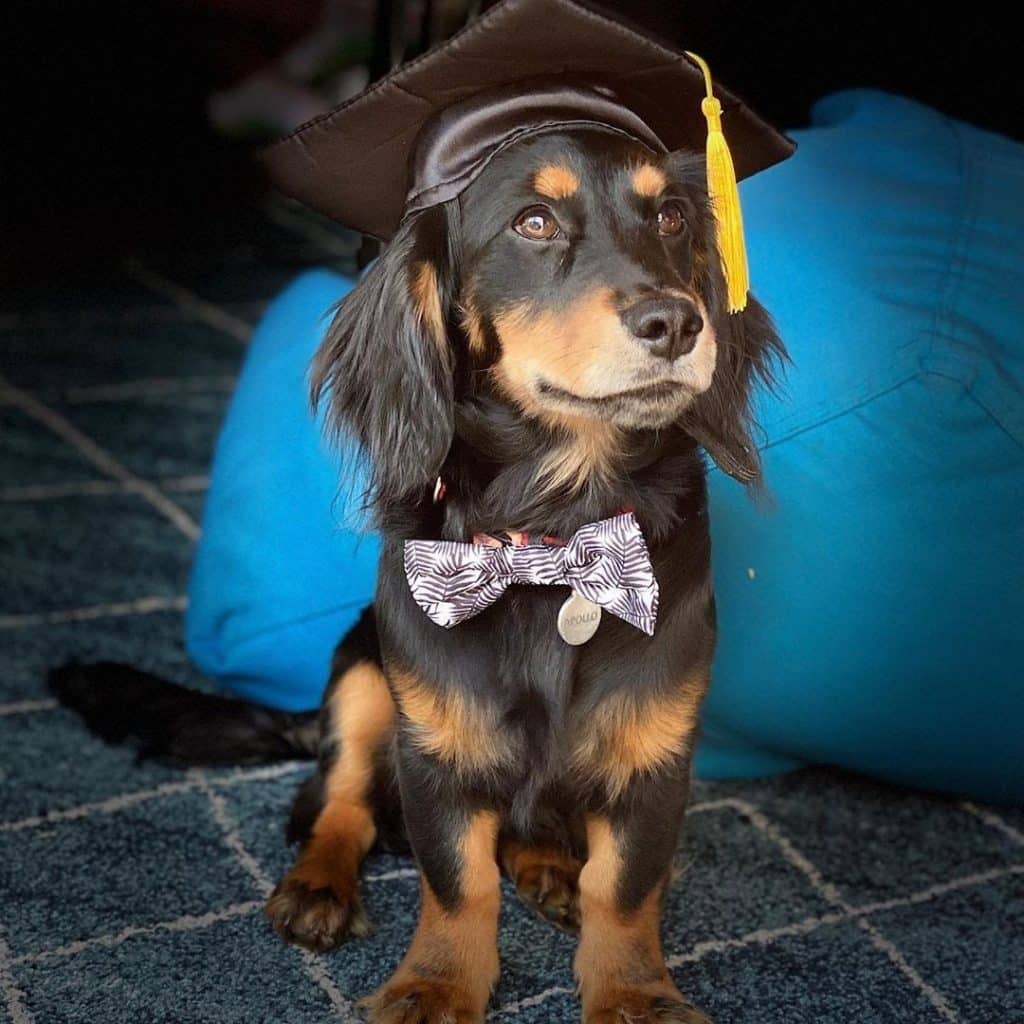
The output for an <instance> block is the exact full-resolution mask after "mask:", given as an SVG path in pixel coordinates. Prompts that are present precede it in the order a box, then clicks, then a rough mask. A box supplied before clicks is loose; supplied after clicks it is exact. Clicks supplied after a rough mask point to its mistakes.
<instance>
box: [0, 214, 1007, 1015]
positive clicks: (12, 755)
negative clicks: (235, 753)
mask: <svg viewBox="0 0 1024 1024" xmlns="http://www.w3.org/2000/svg"><path fill="white" fill-rule="evenodd" d="M182 250H183V252H179V253H175V254H170V253H166V252H143V253H138V254H136V256H135V257H134V258H133V259H130V260H124V261H120V262H118V263H117V264H115V265H112V266H102V267H101V266H97V267H95V268H94V269H92V270H90V271H88V272H86V273H83V274H80V275H76V276H75V277H74V278H64V279H62V280H61V281H60V282H59V283H53V282H50V283H48V284H45V285H36V286H28V285H26V286H22V287H19V289H18V290H17V291H16V292H15V293H13V294H8V295H7V296H5V298H4V306H3V308H2V309H0V1018H2V1019H3V1020H5V1021H7V1022H10V1024H86V1022H88V1024H96V1022H103V1024H121V1022H124V1024H150V1022H152V1024H187V1022H210V1024H230V1022H240V1024H241V1022H243V1021H244V1022H246V1024H254V1022H264V1021H266V1022H274V1024H314V1022H316V1024H320V1022H347V1021H355V1020H358V1019H359V1018H358V1014H357V1011H356V1008H355V1000H356V999H357V998H358V997H360V996H362V995H365V994H366V993H367V992H369V991H370V990H372V989H373V988H374V987H375V986H376V985H378V984H380V983H381V982H382V981H383V980H384V979H385V978H386V977H387V975H388V973H389V972H390V971H391V969H392V968H393V967H394V966H395V964H396V963H397V961H398V959H399V957H400V955H401V953H402V951H403V948H404V944H405V943H406V941H407V940H408V937H409V936H410V934H411V931H412V927H413V922H414V917H415V913H416V905H417V886H416V878H415V872H414V871H413V869H412V865H411V863H410V862H409V861H405V860H401V859H398V858H390V857H376V858H373V859H372V860H371V862H370V863H369V865H368V875H367V881H366V903H367V908H368V911H369V913H370V916H371V917H372V919H373V922H374V924H375V929H374V931H373V934H372V935H371V936H370V937H369V938H368V939H364V940H357V941H355V942H353V943H352V944H350V945H348V946H346V947H344V948H342V949H341V950H339V951H337V952H336V953H333V954H330V955H328V956H313V955H311V954H305V953H302V952H300V951H298V950H296V949H294V948H289V947H286V946H284V945H283V944H282V943H281V942H279V941H278V939H277V938H276V937H274V935H273V934H272V933H271V932H270V929H269V927H268V925H267V924H266V922H265V921H264V919H263V916H262V914H261V912H260V907H261V901H262V899H263V897H264V896H265V895H266V893H267V891H268V889H269V887H270V886H271V885H272V884H273V882H274V880H275V879H276V878H277V876H278V875H279V874H280V873H281V872H282V871H283V870H284V868H285V867H286V865H287V864H288V862H289V856H290V851H289V850H288V849H287V847H286V846H285V841H284V836H283V823H284V817H285V811H286V808H287V805H288V802H289V798H290V796H291V794H292V791H293V789H294V787H295V786H296V784H297V783H298V781H299V780H300V779H302V778H303V777H304V775H305V774H306V773H307V772H308V771H309V768H308V766H307V765H304V764H287V765H283V766H274V767H271V768H265V769H252V770H235V771H210V772H192V773H189V774H182V773H179V772H175V771H172V770H170V769H167V768H162V767H160V766H156V765H150V764H145V765H138V764H136V763H135V761H134V758H133V756H132V754H131V753H130V752H129V751H126V750H120V749H114V748H110V747H106V746H104V745H103V744H102V743H100V742H98V741H96V740H94V739H92V738H91V737H89V736H88V735H87V734H86V733H85V731H84V730H83V729H82V728H81V727H80V725H79V724H78V722H77V721H76V720H75V719H74V718H73V717H72V716H71V715H69V714H67V713H65V712H63V711H61V710H59V709H57V708H55V707H54V705H53V702H52V701H51V700H49V699H48V697H47V694H46V692H45V689H44V686H43V678H44V673H45V670H46V668H47V667H48V666H49V665H52V664H53V663H54V662H57V661H60V660H62V659H64V658H66V657H68V656H70V655H77V656H79V657H81V658H94V657H104V658H115V659H123V660H128V661H132V662H136V663H138V664H141V665H143V666H145V667H147V668H150V669H153V670H156V671H159V672H161V673H164V674H168V675H170V676H172V677H174V678H177V679H179V680H182V681H191V682H196V681H197V680H196V678H195V674H194V671H193V670H192V669H191V668H190V667H189V665H188V663H187V660H186V658H185V655H184V652H183V649H182V643H181V632H182V621H181V620H182V612H183V608H184V598H183V594H184V589H185V582H186V576H187V572H188V566H189V559H190V554H191V550H192V547H193V544H194V542H195V539H196V536H197V535H198V531H199V525H198V524H199V523H200V520H201V513H202V505H203V497H204V491H205V487H206V482H207V479H206V475H205V474H206V472H207V466H208V462H209V459H210V454H211V451H212V446H213V442H214V438H215V435H216V431H217V427H218V423H219V421H220V419H221V416H222V415H223V412H224V408H225V404H226V402H227V400H228V397H229V395H230V391H231V386H232V381H233V379H234V376H235V374H236V372H237V370H238V367H239V363H240V360H241V358H242V356H243V353H244V351H245V344H246V340H247V338H248V336H249V333H250V331H251V328H252V325H253V323H254V322H255V320H256V319H257V318H258V316H259V313H260V310H261V308H262V306H263V305H264V304H265V302H266V301H267V299H268V298H269V297H270V296H272V295H273V294H274V293H275V292H276V291H277V290H278V289H279V288H280V287H281V286H282V285H284V284H285V283H286V282H287V281H288V280H289V279H290V278H291V277H292V276H294V275H295V274H296V273H297V272H298V271H300V270H301V269H303V268H305V267H307V266H311V265H324V264H328V265H332V266H334V267H336V268H338V269H341V270H349V271H350V270H351V269H352V257H353V244H352V241H351V239H350V238H348V237H346V236H345V235H343V234H339V233H337V232H336V231H334V230H333V229H332V228H330V227H329V226H328V225H326V224H324V223H322V222H320V221H316V220H312V219H309V218H307V217H306V216H304V215H302V214H299V213H298V212H297V211H295V210H293V209H291V208H289V207H286V206H282V205H270V206H267V207H265V208H263V209H260V210H252V211H249V212H246V213H242V214H239V215H237V216H233V217H232V219H231V220H230V221H229V222H225V223H222V224H210V225H208V226H207V227H206V228H205V229H204V230H203V231H201V232H200V231H196V232H194V234H193V237H191V238H190V239H189V241H188V244H187V245H184V246H182ZM680 859H681V867H682V869H683V870H682V875H681V878H680V880H679V881H678V882H677V883H676V884H675V885H674V886H673V888H672V890H671V893H670V895H669V898H668V905H667V908H666V926H665V947H666V953H667V956H668V957H669V963H670V966H671V968H672V970H673V972H674V974H675V976H676V979H677V980H678V982H679V984H680V986H681V987H682V988H683V990H684V991H685V992H686V993H688V994H689V995H690V996H691V997H692V998H693V1000H694V1001H695V1002H697V1003H698V1004H700V1005H702V1006H704V1007H705V1008H706V1009H707V1010H708V1011H709V1012H710V1013H711V1014H712V1015H713V1016H714V1018H715V1019H716V1021H717V1022H718V1024H764V1022H766V1021H772V1022H778V1024H865V1022H868V1024H873V1022H900V1024H909V1022H913V1024H917V1022H920V1024H933V1022H935V1024H939V1022H943V1021H945V1022H952V1024H956V1022H962V1024H1014V1022H1024V811H1022V810H1008V809H1005V808H1001V809H998V810H997V809H992V808H987V807H980V806H976V805H973V804H970V803H963V802H956V801H948V800H943V799H939V798H936V797H933V796H928V795H922V794H919V793H913V792H907V791H901V790H896V789H892V788H888V787H884V786H881V785H878V784H875V783H871V782H867V781H864V780H862V779H857V778H852V777H848V776H843V775H839V774H836V773H832V772H828V771H825V770H813V771H812V770H808V771H804V772H800V773H797V774H794V775H790V776H785V777H781V778H776V779H771V780H767V781H757V782H742V783H738V782H731V783H710V782H699V783H698V784H697V785H696V787H695V793H694V803H693V806H692V808H691V811H690V815H689V829H688V838H687V841H686V844H685V847H684V849H683V851H682V853H681V858H680ZM573 945H574V943H573V940H572V939H570V938H568V937H566V936H564V935H562V934H560V933H558V932H556V931H554V930H553V929H550V928H548V927H547V926H545V925H543V924H542V923H540V922H538V921H537V920H535V919H534V918H533V917H532V916H531V915H529V914H528V913H527V912H526V911H525V910H523V909H522V908H521V907H520V906H519V905H518V904H517V903H516V902H515V900H514V899H513V898H512V894H511V893H510V892H506V899H505V902H504V909H503V912H502V921H501V952H502V959H503V974H502V981H501V985H500V988H499V989H498V991H497V993H496V994H495V998H494V1002H493V1007H492V1010H491V1019H493V1020H495V1021H507V1022H509V1024H542V1022H555V1024H559V1022H570V1021H577V1020H578V1019H579V1014H578V1010H577V1008H576V1004H575V1002H574V998H573V995H572V978H571V974H570V962H571V958H572V953H573Z"/></svg>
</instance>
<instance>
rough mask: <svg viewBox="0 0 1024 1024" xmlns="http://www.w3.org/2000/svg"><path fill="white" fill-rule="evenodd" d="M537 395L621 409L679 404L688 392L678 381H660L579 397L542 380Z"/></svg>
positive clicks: (592, 407)
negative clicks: (650, 404)
mask: <svg viewBox="0 0 1024 1024" xmlns="http://www.w3.org/2000/svg"><path fill="white" fill-rule="evenodd" d="M537 393H538V394H539V395H543V396H544V397H546V398H553V399H556V400H558V401H561V402H570V403H573V404H576V405H582V406H587V407H589V408H591V409H602V408H605V409H611V408H617V407H621V406H622V405H624V404H633V403H639V404H648V403H652V404H657V403H661V402H665V401H670V400H671V401H674V402H678V401H679V400H680V399H682V398H683V397H684V396H685V395H686V394H687V390H686V388H685V386H684V385H683V384H680V383H679V382H678V381H670V380H665V381H659V382H658V383H656V384H646V385H644V386H643V387H639V388H627V389H626V390H624V391H613V392H611V393H610V394H607V395H595V396H588V395H577V394H576V393H575V392H572V391H566V390H565V389H564V388H560V387H558V386H557V385H556V384H551V383H549V382H548V381H545V380H541V381H539V382H538V384H537Z"/></svg>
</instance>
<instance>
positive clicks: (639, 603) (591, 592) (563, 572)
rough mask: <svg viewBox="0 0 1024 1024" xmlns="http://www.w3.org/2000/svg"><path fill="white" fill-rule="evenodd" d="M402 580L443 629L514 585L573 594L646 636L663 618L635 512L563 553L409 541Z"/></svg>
mask: <svg viewBox="0 0 1024 1024" xmlns="http://www.w3.org/2000/svg"><path fill="white" fill-rule="evenodd" d="M405 575H406V578H407V579H408V580H409V588H410V589H411V590H412V596H413V598H414V599H415V601H416V603H417V604H418V605H419V606H420V607H421V608H422V609H423V610H424V611H425V612H426V613H427V615H428V616H430V618H431V619H432V620H433V621H434V622H436V623H437V624H438V625H439V626H444V627H445V628H446V629H449V628H451V627H452V626H457V625H458V624H459V623H460V622H464V621H465V620H466V619H469V618H472V617H473V616H474V615H478V614H479V613H480V612H482V611H483V610H484V609H485V608H488V607H489V606H490V605H492V604H494V602H495V601H497V600H498V598H499V597H501V595H502V594H503V593H504V592H505V591H506V590H507V589H508V588H509V587H510V586H511V585H512V584H513V583H526V584H540V585H542V586H568V587H571V588H572V589H573V590H574V591H575V592H576V593H577V594H579V595H580V596H581V597H584V598H586V599H587V600H588V601H592V602H593V603H594V604H597V605H600V606H601V607H602V608H604V609H606V610H607V611H609V612H611V613H612V614H613V615H617V616H618V617H619V618H620V619H625V621H626V622H628V623H630V624H631V625H633V626H636V628H637V629H641V630H643V631H644V632H645V633H647V634H648V635H649V636H653V635H654V623H655V620H656V618H657V616H658V581H657V580H656V579H655V578H654V569H653V567H652V566H651V559H650V556H649V555H648V553H647V544H646V543H645V542H644V535H643V533H641V531H640V526H639V524H638V523H637V521H636V519H635V518H634V517H633V514H632V513H631V512H628V513H625V514H623V515H619V516H615V517H614V518H613V519H602V520H601V521H600V522H597V523H588V524H587V525H586V526H582V527H580V529H578V530H577V531H576V533H574V534H573V536H572V537H571V538H570V539H569V541H568V542H567V543H566V544H565V545H563V546H558V547H553V546H551V545H550V544H525V545H523V546H522V547H512V546H501V547H485V546H483V545H480V544H464V543H460V542H459V541H450V540H408V541H406V542H405Z"/></svg>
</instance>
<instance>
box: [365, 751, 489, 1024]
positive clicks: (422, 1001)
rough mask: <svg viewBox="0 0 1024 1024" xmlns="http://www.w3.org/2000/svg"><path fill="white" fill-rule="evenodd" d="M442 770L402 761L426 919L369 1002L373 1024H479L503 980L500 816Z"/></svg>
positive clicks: (422, 918)
mask: <svg viewBox="0 0 1024 1024" xmlns="http://www.w3.org/2000/svg"><path fill="white" fill-rule="evenodd" d="M436 770H437V768H436V765H431V764H429V763H428V762H427V759H425V758H420V757H418V756H416V757H412V758H410V757H409V756H408V753H407V754H406V757H404V758H403V765H402V770H401V783H402V803H403V807H404V809H405V820H406V827H407V829H408V832H409V839H410V841H411V843H412V846H413V850H414V852H415V853H416V857H417V860H418V861H419V864H420V870H421V879H420V885H421V905H420V920H419V924H418V925H417V928H416V934H415V935H414V936H413V940H412V944H411V946H410V947H409V950H408V952H407V953H406V955H405V958H404V959H403V960H402V962H401V964H400V965H399V967H398V969H397V970H396V971H395V973H394V974H393V975H392V977H391V979H390V980H389V981H388V982H387V983H386V984H385V985H384V986H383V987H382V988H381V989H380V990H378V991H377V992H376V993H375V994H374V995H372V996H371V997H370V998H369V999H367V1000H366V1006H367V1008H368V1009H369V1014H370V1020H371V1021H373V1022H374V1024H480V1022H482V1021H483V1019H484V1013H485V1011H486V1009H487V1001H488V999H489V997H490V994H491V989H492V988H493V987H494V984H495V982H496V981H497V978H498V910H499V904H500V899H501V896H500V888H499V880H500V879H499V871H498V865H497V859H496V857H497V837H498V815H497V814H496V813H495V812H493V811H491V810H483V809H480V808H479V806H476V807H473V806H471V805H470V804H469V802H468V801H466V800H464V799H463V798H462V797H461V794H460V793H459V792H458V790H457V788H455V787H453V786H450V785H446V784H445V783H444V782H443V781H441V780H439V779H438V778H437V775H436V774H435V773H436Z"/></svg>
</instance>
